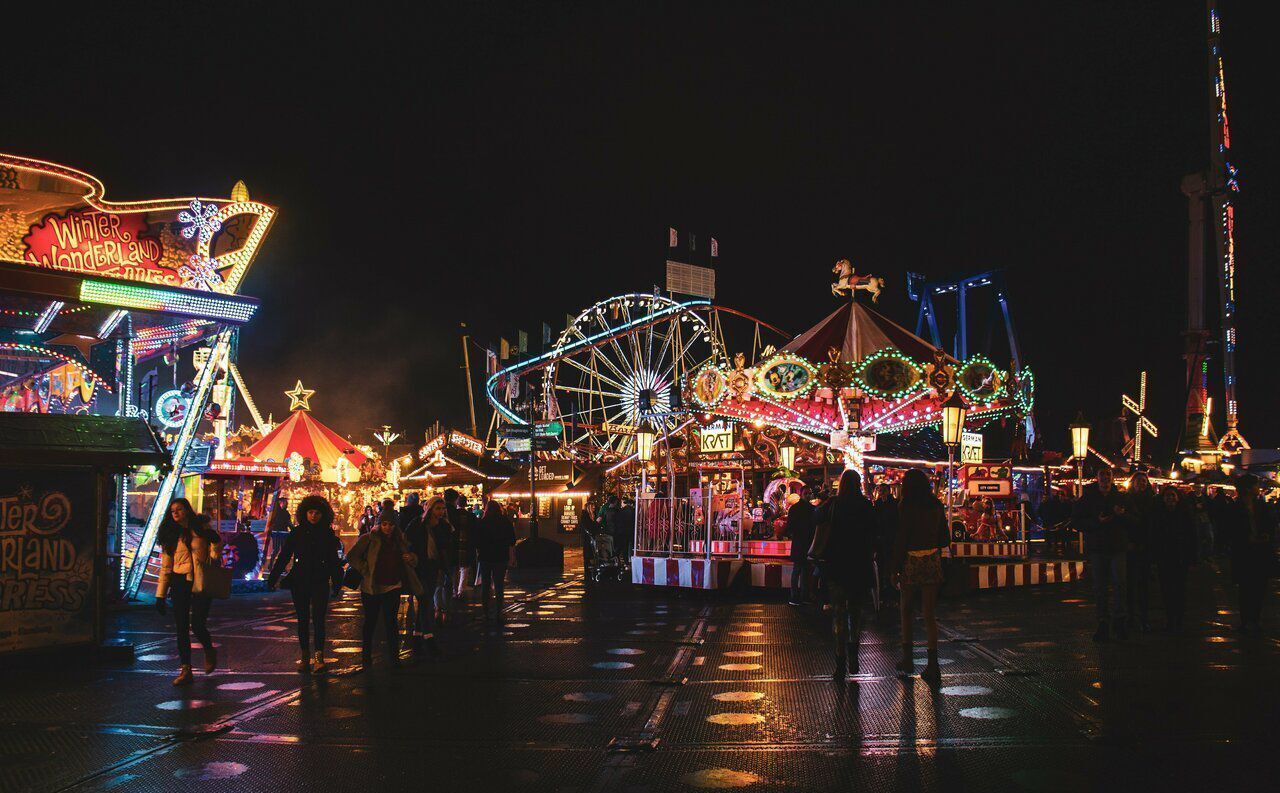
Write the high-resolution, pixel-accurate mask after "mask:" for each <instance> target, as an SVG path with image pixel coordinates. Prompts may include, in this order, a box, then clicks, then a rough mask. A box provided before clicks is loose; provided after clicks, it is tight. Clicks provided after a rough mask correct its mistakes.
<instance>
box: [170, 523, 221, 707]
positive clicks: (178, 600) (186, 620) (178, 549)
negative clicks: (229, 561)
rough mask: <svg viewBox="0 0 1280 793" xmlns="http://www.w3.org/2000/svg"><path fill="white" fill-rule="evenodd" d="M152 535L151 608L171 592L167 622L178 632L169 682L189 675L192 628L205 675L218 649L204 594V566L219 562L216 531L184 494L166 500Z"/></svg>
mask: <svg viewBox="0 0 1280 793" xmlns="http://www.w3.org/2000/svg"><path fill="white" fill-rule="evenodd" d="M156 540H157V542H158V543H159V545H160V582H159V583H158V584H157V585H156V610H157V611H159V612H160V613H161V614H164V613H165V606H164V601H165V597H166V596H168V595H172V596H173V623H174V627H175V629H176V630H177V634H178V659H179V660H180V661H181V664H182V665H181V667H180V668H179V670H178V676H177V677H175V678H174V679H173V684H174V685H175V686H185V685H188V684H190V683H191V680H192V677H191V634H192V633H193V632H194V633H195V635H196V639H198V640H199V642H200V646H201V647H203V648H204V671H205V674H211V673H212V672H213V670H214V669H216V668H217V666H218V651H217V650H215V649H214V647H213V637H211V636H210V635H209V629H208V627H207V626H206V623H207V621H208V619H209V607H210V606H211V605H212V604H213V599H212V598H211V597H209V596H208V595H207V594H205V593H204V591H205V590H204V571H205V567H206V566H207V565H210V564H220V563H221V561H222V540H221V538H220V537H219V535H218V532H216V531H214V530H213V529H210V528H209V519H208V518H207V517H205V516H204V515H197V514H196V513H195V510H193V509H192V508H191V502H190V501H188V500H186V499H185V498H175V499H174V500H173V501H171V502H169V512H168V514H166V515H165V518H164V521H163V522H162V523H161V524H160V531H159V533H158V534H157V537H156Z"/></svg>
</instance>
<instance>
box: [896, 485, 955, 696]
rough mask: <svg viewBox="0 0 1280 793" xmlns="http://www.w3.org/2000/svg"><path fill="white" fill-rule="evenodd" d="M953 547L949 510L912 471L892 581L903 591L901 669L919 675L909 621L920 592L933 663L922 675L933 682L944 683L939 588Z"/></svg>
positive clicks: (900, 512)
mask: <svg viewBox="0 0 1280 793" xmlns="http://www.w3.org/2000/svg"><path fill="white" fill-rule="evenodd" d="M949 543H950V537H949V536H948V532H947V512H946V509H944V508H943V506H942V503H941V502H940V501H938V499H937V498H935V497H934V495H933V491H932V489H931V488H930V487H929V478H928V477H927V476H925V474H924V472H923V471H920V470H918V469H912V470H910V471H907V473H906V475H905V476H904V477H903V478H902V499H901V500H900V501H899V502H898V534H897V538H896V541H895V542H894V547H893V571H894V583H896V584H897V585H898V586H899V587H900V588H901V589H902V660H901V661H899V662H898V669H899V671H902V672H905V673H907V674H910V673H911V672H913V671H915V660H914V658H913V657H912V652H911V647H912V644H911V623H912V621H913V620H914V618H915V596H916V592H919V593H920V595H921V600H922V601H923V604H924V624H925V630H926V631H927V633H928V637H929V663H928V665H927V666H925V668H924V671H923V672H921V673H920V676H921V677H922V678H924V679H925V680H927V681H929V682H930V683H937V682H939V681H941V680H942V670H941V669H939V668H938V621H937V617H936V616H935V614H934V612H935V611H936V608H937V605H938V589H939V587H941V586H942V549H943V548H945V547H947V545H948V544H949Z"/></svg>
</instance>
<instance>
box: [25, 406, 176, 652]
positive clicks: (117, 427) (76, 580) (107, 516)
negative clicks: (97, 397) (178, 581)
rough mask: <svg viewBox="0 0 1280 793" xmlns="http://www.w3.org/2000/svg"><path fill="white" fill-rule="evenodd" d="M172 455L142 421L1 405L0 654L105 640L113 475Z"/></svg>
mask: <svg viewBox="0 0 1280 793" xmlns="http://www.w3.org/2000/svg"><path fill="white" fill-rule="evenodd" d="M168 459H169V457H168V455H167V454H166V453H165V451H164V449H163V448H162V447H161V445H160V442H159V440H158V439H157V438H156V436H155V435H154V433H152V431H151V429H150V428H149V427H148V426H147V424H146V422H145V421H143V420H142V419H140V418H119V417H116V416H68V415H55V414H42V413H5V412H0V658H8V657H17V656H25V655H35V654H41V653H49V652H59V651H67V650H83V649H84V648H85V647H90V648H98V647H101V646H103V643H104V639H105V638H106V637H105V636H104V621H103V608H104V603H105V600H106V596H107V588H108V582H111V581H114V580H116V579H117V578H118V575H119V574H118V569H119V563H120V560H119V557H118V556H112V555H111V554H110V546H109V545H108V542H107V538H108V534H109V527H110V526H111V525H112V524H111V521H112V518H113V517H114V516H113V515H112V511H113V510H115V509H117V508H118V504H119V501H118V500H117V499H116V498H115V497H114V493H115V479H114V477H115V476H116V475H118V474H123V473H126V472H128V471H129V470H131V469H133V468H136V467H137V466H142V465H163V464H166V463H167V461H168ZM117 649H119V648H117ZM129 650H130V651H131V648H129Z"/></svg>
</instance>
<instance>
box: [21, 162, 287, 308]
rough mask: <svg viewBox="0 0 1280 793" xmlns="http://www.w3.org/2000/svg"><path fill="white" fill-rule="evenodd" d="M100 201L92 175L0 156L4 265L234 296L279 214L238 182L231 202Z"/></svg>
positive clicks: (99, 186)
mask: <svg viewBox="0 0 1280 793" xmlns="http://www.w3.org/2000/svg"><path fill="white" fill-rule="evenodd" d="M104 193H105V188H104V187H103V184H102V182H100V181H99V180H98V179H96V178H94V177H93V176H90V175H89V174H86V173H83V172H81V171H77V170H75V169H72V168H67V167H65V166H62V165H57V164H54V163H49V162H43V161H40V160H32V159H28V158H25V157H17V156H13V155H7V154H0V261H5V262H12V263H16V264H21V265H26V266H28V267H36V268H40V269H47V270H60V271H63V272H69V273H74V274H76V275H79V276H85V277H91V276H105V277H109V278H118V279H123V280H127V281H136V282H140V283H145V284H153V285H158V286H169V287H179V288H185V289H198V290H204V291H210V292H218V293H222V294H235V293H236V292H237V290H238V289H239V287H240V283H241V281H242V280H243V278H244V274H245V272H246V271H247V270H248V268H249V264H250V263H251V262H252V260H253V257H254V254H255V253H256V252H257V250H258V247H259V245H260V244H261V242H262V240H263V238H264V237H265V236H266V233H267V229H268V227H269V226H270V225H271V221H272V219H273V218H274V216H275V210H274V209H273V208H271V207H269V206H267V205H266V204H263V203H260V202H257V201H252V200H250V199H249V195H248V191H247V190H246V189H245V188H244V186H243V184H237V185H236V188H235V189H234V190H233V191H232V196H231V198H229V199H212V200H211V199H206V198H173V199H162V200H156V201H128V202H117V201H108V200H106V199H105V198H104V197H103V195H104Z"/></svg>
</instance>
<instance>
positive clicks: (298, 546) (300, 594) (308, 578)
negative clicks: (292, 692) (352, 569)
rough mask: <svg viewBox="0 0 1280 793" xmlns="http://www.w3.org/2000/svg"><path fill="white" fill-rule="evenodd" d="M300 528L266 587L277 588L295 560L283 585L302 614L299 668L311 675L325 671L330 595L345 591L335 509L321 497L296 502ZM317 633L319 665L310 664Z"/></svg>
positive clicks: (292, 535)
mask: <svg viewBox="0 0 1280 793" xmlns="http://www.w3.org/2000/svg"><path fill="white" fill-rule="evenodd" d="M296 517H297V526H295V527H294V528H293V529H292V530H290V532H289V536H288V537H286V538H285V541H284V546H283V547H281V549H280V554H279V555H278V556H276V563H275V564H273V565H272V566H271V575H270V576H269V577H268V578H267V588H268V589H270V590H272V591H275V588H276V584H277V582H279V581H280V575H281V574H282V573H284V569H285V567H286V566H288V565H289V563H290V562H292V563H293V567H292V568H291V569H290V570H289V573H288V575H286V576H285V577H284V585H285V586H286V587H288V589H289V591H290V592H292V593H293V608H294V611H296V612H297V615H298V645H299V646H300V647H301V650H302V660H301V661H299V662H298V671H299V672H301V673H303V674H307V673H309V672H312V671H315V672H317V673H319V672H323V671H324V670H325V667H326V664H325V660H324V622H325V617H326V616H327V614H328V611H329V596H330V592H332V594H333V597H337V596H338V593H339V592H340V591H341V589H342V560H341V559H340V558H339V555H338V552H339V549H340V548H341V547H342V546H341V543H340V542H339V540H338V535H337V534H335V533H334V531H333V508H332V507H331V506H329V502H328V501H326V500H325V499H324V497H323V496H307V497H306V498H304V499H302V501H301V503H299V504H298V511H297V516H296ZM313 632H314V634H315V665H314V666H312V662H311V636H312V633H313Z"/></svg>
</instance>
